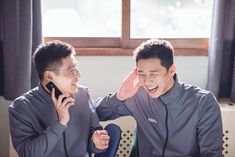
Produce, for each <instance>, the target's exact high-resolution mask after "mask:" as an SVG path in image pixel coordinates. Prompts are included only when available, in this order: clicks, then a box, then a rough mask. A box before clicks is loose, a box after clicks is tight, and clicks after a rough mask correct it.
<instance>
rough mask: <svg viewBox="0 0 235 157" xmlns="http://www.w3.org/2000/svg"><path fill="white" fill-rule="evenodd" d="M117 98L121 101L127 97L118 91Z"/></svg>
mask: <svg viewBox="0 0 235 157" xmlns="http://www.w3.org/2000/svg"><path fill="white" fill-rule="evenodd" d="M116 98H117V99H118V100H120V101H124V100H126V98H125V97H124V96H122V95H121V94H120V93H119V92H117V94H116Z"/></svg>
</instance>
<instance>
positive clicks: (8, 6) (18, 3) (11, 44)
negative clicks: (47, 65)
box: [0, 0, 42, 100]
mask: <svg viewBox="0 0 235 157" xmlns="http://www.w3.org/2000/svg"><path fill="white" fill-rule="evenodd" d="M1 3H2V4H1V10H2V14H1V16H0V18H1V19H0V21H1V36H2V38H1V43H2V51H1V49H0V52H2V53H0V57H2V58H0V59H1V60H2V63H3V65H1V68H2V69H3V71H1V69H0V72H2V73H1V76H2V78H0V79H3V80H1V82H2V86H1V91H2V92H1V93H2V94H1V95H3V96H4V98H5V99H7V100H13V99H15V98H16V97H18V96H19V95H21V94H23V93H24V92H26V91H28V90H29V89H31V88H32V87H35V86H36V85H37V82H38V78H37V74H36V70H35V69H34V67H33V66H32V53H33V51H34V50H35V48H36V47H37V46H38V45H39V44H40V43H42V26H41V1H40V0H3V1H2V2H1ZM1 54H2V56H1ZM1 60H0V61H1Z"/></svg>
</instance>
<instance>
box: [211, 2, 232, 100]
mask: <svg viewBox="0 0 235 157" xmlns="http://www.w3.org/2000/svg"><path fill="white" fill-rule="evenodd" d="M209 44H210V45H209V69H208V80H207V89H208V90H210V91H212V92H213V93H214V94H215V96H216V97H217V98H229V99H230V100H232V101H235V59H234V56H235V55H234V54H235V1H234V0H215V1H214V9H213V19H212V32H211V38H210V43H209Z"/></svg>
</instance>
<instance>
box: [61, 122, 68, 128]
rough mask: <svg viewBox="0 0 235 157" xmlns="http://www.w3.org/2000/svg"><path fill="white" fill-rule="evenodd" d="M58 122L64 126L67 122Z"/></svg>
mask: <svg viewBox="0 0 235 157" xmlns="http://www.w3.org/2000/svg"><path fill="white" fill-rule="evenodd" d="M59 123H60V124H61V125H63V126H64V127H67V123H66V122H63V121H59Z"/></svg>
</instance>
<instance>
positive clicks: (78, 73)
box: [74, 69, 81, 78]
mask: <svg viewBox="0 0 235 157" xmlns="http://www.w3.org/2000/svg"><path fill="white" fill-rule="evenodd" d="M74 75H75V76H77V77H79V78H81V74H80V72H79V70H78V69H76V70H75V71H74Z"/></svg>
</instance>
